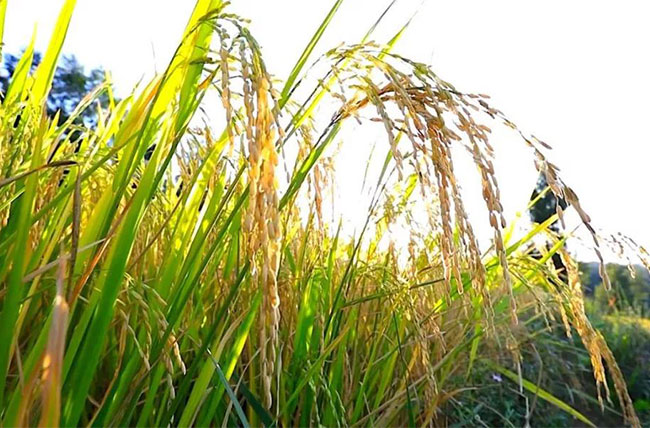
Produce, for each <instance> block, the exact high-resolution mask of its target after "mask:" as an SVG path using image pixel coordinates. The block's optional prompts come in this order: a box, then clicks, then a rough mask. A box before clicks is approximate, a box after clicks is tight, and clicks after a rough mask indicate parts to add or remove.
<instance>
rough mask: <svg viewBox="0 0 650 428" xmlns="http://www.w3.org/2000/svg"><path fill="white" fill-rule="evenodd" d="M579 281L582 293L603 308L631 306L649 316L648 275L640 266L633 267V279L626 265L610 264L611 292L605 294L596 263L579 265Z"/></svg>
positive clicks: (608, 272) (649, 274)
mask: <svg viewBox="0 0 650 428" xmlns="http://www.w3.org/2000/svg"><path fill="white" fill-rule="evenodd" d="M579 267H580V279H581V281H582V284H583V287H584V292H585V294H586V295H587V296H591V297H593V298H594V299H595V300H597V301H598V302H599V303H601V304H602V305H604V306H607V305H609V306H611V305H612V304H616V306H617V307H619V309H623V308H624V307H625V306H628V307H629V306H632V307H633V308H634V309H636V310H637V311H640V312H641V313H642V314H645V315H649V314H650V273H649V272H648V271H647V270H646V269H645V267H643V266H641V265H635V266H634V277H632V275H631V274H630V271H629V269H628V267H627V266H626V265H620V264H616V263H610V264H608V265H607V274H608V275H609V278H610V280H611V282H612V288H613V291H612V292H611V293H606V292H605V290H604V289H601V288H602V287H599V286H600V285H601V284H602V280H601V278H600V275H599V274H598V263H596V262H592V263H580V265H579Z"/></svg>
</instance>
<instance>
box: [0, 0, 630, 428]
mask: <svg viewBox="0 0 650 428" xmlns="http://www.w3.org/2000/svg"><path fill="white" fill-rule="evenodd" d="M341 1H342V0H338V1H336V2H335V3H334V5H333V7H332V9H331V11H330V13H329V14H328V16H326V17H325V19H324V21H323V24H322V25H321V26H320V28H318V29H317V30H316V32H315V34H314V36H313V38H312V39H311V41H310V43H309V44H308V45H307V47H306V48H305V50H304V52H302V54H301V55H300V56H299V60H298V62H297V63H296V65H295V67H294V69H293V70H292V72H291V73H290V75H289V76H288V77H287V78H286V80H284V81H282V80H280V79H278V78H276V77H274V76H273V75H272V74H271V73H270V71H269V70H267V68H266V66H265V63H264V57H263V52H261V51H260V48H259V45H258V43H257V42H256V40H255V38H254V35H253V34H251V32H250V31H249V29H248V27H247V24H246V21H245V20H243V19H241V18H239V17H238V16H236V15H234V14H232V13H230V12H229V10H228V4H227V3H226V2H223V1H221V0H198V1H197V2H196V6H195V8H194V11H193V13H192V16H191V18H190V20H189V22H188V24H187V27H186V30H185V33H184V36H183V38H182V40H181V41H180V43H179V46H178V49H177V50H176V52H175V54H174V55H173V57H172V58H171V59H170V62H169V65H168V67H167V68H166V70H165V71H164V72H163V73H162V74H160V75H158V76H156V77H155V78H153V79H152V80H151V81H150V82H145V83H143V84H141V85H139V86H138V87H136V88H134V90H133V92H132V93H131V94H130V95H128V96H127V97H125V98H124V99H121V100H119V101H118V100H116V99H115V97H114V96H113V93H112V87H111V83H110V78H109V77H108V76H107V80H106V83H105V84H103V85H100V86H99V87H97V88H96V89H95V90H94V91H92V92H91V93H89V94H88V95H87V96H86V98H85V99H84V100H82V102H81V103H80V104H79V106H78V107H77V109H76V111H75V114H73V115H72V116H71V117H70V118H69V119H68V120H67V121H66V122H65V123H63V124H58V120H56V118H55V119H49V118H48V117H47V116H46V115H45V113H44V112H45V99H46V96H47V94H48V91H49V89H50V86H51V83H52V76H53V73H54V69H55V66H56V63H57V59H58V57H59V54H60V52H61V49H62V45H63V42H64V39H65V34H66V29H67V27H68V24H69V22H70V20H71V18H72V15H73V9H74V6H75V1H74V0H67V1H66V2H65V4H64V7H63V9H62V11H61V14H60V16H59V19H58V23H57V26H56V29H55V32H54V34H53V36H52V38H51V41H50V45H49V47H48V49H47V51H46V53H45V55H44V57H43V60H42V62H41V63H40V65H39V66H38V69H37V70H36V72H35V73H34V74H30V73H29V69H30V65H31V62H32V61H31V60H32V56H33V54H34V46H33V42H32V44H31V45H29V47H28V48H27V50H26V51H25V53H24V54H23V57H22V59H21V61H20V63H19V66H18V67H17V70H16V72H15V74H14V76H13V77H12V80H11V84H10V86H9V88H8V90H7V92H6V94H4V101H3V102H2V104H1V105H0V122H1V123H0V171H1V174H0V177H2V178H1V179H0V299H1V300H0V301H1V302H2V312H1V313H0V419H1V420H2V425H4V426H15V425H36V424H39V425H45V426H52V425H63V426H77V425H99V426H104V425H119V426H131V425H137V426H168V425H180V426H188V425H196V426H217V425H226V424H227V425H243V426H249V425H252V426H259V425H265V426H273V425H280V426H293V425H299V426H307V425H326V426H331V425H378V426H394V425H400V426H401V425H432V426H440V425H447V424H453V423H458V422H461V421H460V420H458V419H457V418H455V416H454V413H453V412H452V411H451V410H450V409H452V408H453V407H454V406H455V405H456V404H457V403H458V400H460V399H461V397H463V394H464V393H465V392H466V391H467V390H468V389H471V388H472V379H475V377H476V376H477V375H480V374H481V373H484V372H485V370H486V368H487V369H489V370H491V371H492V372H495V373H500V374H501V376H503V378H505V379H510V381H511V382H512V385H513V388H514V389H515V390H517V391H518V393H519V394H521V395H522V396H525V394H529V395H530V396H531V397H534V399H535V400H536V399H537V398H539V400H540V401H545V402H547V403H549V405H553V406H556V407H557V408H559V409H560V410H561V411H564V412H566V413H567V414H568V415H570V417H572V418H576V419H577V420H580V421H581V422H582V423H584V424H588V425H592V422H591V420H590V419H589V418H588V417H587V416H585V415H584V414H582V413H581V412H579V411H578V410H576V409H575V408H574V407H573V406H571V405H570V404H568V403H567V402H565V401H563V400H562V399H560V398H558V397H557V396H556V395H554V394H553V393H551V392H549V391H546V390H545V389H543V387H542V386H543V385H542V384H541V383H540V382H539V381H538V382H536V380H535V379H528V378H527V377H526V376H525V375H526V373H525V370H522V365H523V364H525V362H526V358H529V356H530V353H531V349H533V348H531V347H534V337H535V335H536V334H537V333H538V332H539V331H542V330H544V329H546V328H551V327H553V326H556V325H558V324H560V325H562V326H564V327H565V328H566V333H567V334H569V335H570V334H572V333H573V334H576V333H577V335H578V336H579V338H580V339H581V341H582V344H583V345H584V350H586V352H587V353H588V355H589V359H590V362H591V366H592V370H593V377H594V379H593V380H594V382H595V385H597V388H598V389H597V394H596V397H595V399H597V400H599V402H600V405H601V407H602V408H603V409H604V408H605V403H606V400H607V401H608V402H609V403H612V402H611V401H610V387H609V385H611V384H613V386H614V391H615V394H612V395H615V397H616V404H615V405H616V406H618V408H619V410H620V412H621V413H622V416H623V418H624V420H625V421H626V422H627V423H629V424H631V425H633V426H635V425H636V426H638V425H639V422H638V419H637V417H636V414H635V410H634V408H633V406H632V402H631V400H630V397H629V395H628V393H627V389H626V385H625V381H624V379H623V377H622V375H621V372H620V370H619V369H618V366H617V365H616V361H615V360H614V358H613V356H612V353H611V352H610V351H609V348H608V347H607V344H606V343H605V341H604V339H603V337H602V335H600V333H599V332H598V331H597V330H595V329H594V328H593V327H592V326H591V324H590V323H589V320H588V319H587V317H586V315H585V312H584V305H583V298H582V289H581V286H580V283H579V279H578V274H577V268H576V267H575V263H574V262H573V261H572V260H571V258H570V256H569V254H568V253H567V252H566V250H564V247H563V245H562V244H563V240H561V241H558V242H556V243H555V245H553V246H552V247H550V249H549V248H547V247H541V248H539V249H538V251H541V252H542V257H541V258H535V257H533V256H532V251H533V250H532V246H531V243H532V242H533V238H534V237H535V236H537V235H544V234H546V230H547V228H548V226H549V225H550V224H551V223H552V222H553V221H555V220H556V219H557V218H558V217H561V216H562V212H561V211H560V212H558V213H557V215H556V217H554V218H552V219H549V221H548V222H546V223H545V224H540V225H535V226H533V227H532V228H531V229H530V230H529V232H528V233H527V234H526V235H525V236H523V237H522V238H515V237H514V235H513V232H512V231H513V227H514V225H508V224H506V221H505V218H504V216H503V208H502V205H501V201H500V192H499V186H498V182H497V180H496V177H495V171H494V166H493V156H494V153H493V148H492V145H491V142H490V140H489V135H490V128H489V126H507V127H510V128H512V129H513V130H514V131H515V132H518V133H519V134H520V136H521V140H522V144H526V145H527V146H529V147H530V150H531V154H532V155H533V156H534V158H535V165H536V166H537V168H538V170H539V171H540V172H541V173H543V174H544V175H545V177H546V179H547V182H548V183H549V186H550V190H549V191H552V192H554V193H555V194H556V195H558V196H560V197H562V198H564V199H565V200H567V201H568V202H569V203H570V204H571V206H572V207H573V209H575V210H576V211H577V212H578V213H579V215H580V217H581V219H582V221H583V223H584V225H585V227H587V228H588V229H589V230H590V231H592V234H593V237H594V240H595V244H596V245H595V246H594V248H595V250H596V251H597V254H598V256H599V257H600V253H599V252H598V249H597V246H598V242H599V238H598V237H597V236H596V234H595V232H594V231H593V228H592V226H591V223H590V218H589V217H588V215H587V214H586V213H585V212H584V211H583V210H582V209H581V207H580V204H579V200H578V198H577V196H576V195H575V193H574V192H573V191H572V190H571V188H570V187H568V186H567V185H566V184H565V183H564V182H563V181H562V180H561V178H560V177H559V176H558V171H557V168H556V167H555V166H554V165H553V164H552V163H551V162H549V161H548V160H547V158H546V157H545V155H544V153H545V146H546V145H545V144H544V143H543V142H541V141H539V140H537V139H535V138H534V137H532V136H529V135H527V134H525V133H524V132H521V131H519V130H518V129H517V127H516V126H515V125H514V124H513V123H512V122H511V121H510V120H508V119H507V117H506V116H505V115H504V114H503V113H502V112H500V111H499V110H497V109H496V108H495V107H493V106H492V105H491V104H490V100H489V97H487V96H485V95H480V94H467V93H464V92H462V91H460V90H458V89H456V88H455V87H454V86H453V85H451V84H450V83H448V82H446V81H444V80H442V79H441V78H440V77H438V76H437V75H436V74H435V73H434V72H433V71H432V70H431V68H430V67H428V66H427V65H425V64H421V63H416V62H413V61H410V60H409V59H407V58H404V57H402V56H400V55H399V54H398V53H396V51H395V49H394V46H395V44H396V42H397V41H398V40H399V38H400V36H401V34H402V31H403V30H404V29H402V31H400V32H398V33H397V34H396V35H395V37H393V38H392V39H391V40H388V41H385V42H384V43H379V42H373V41H372V40H373V31H374V28H375V26H373V27H372V28H370V29H369V31H368V33H367V35H366V37H364V39H363V40H361V41H359V42H358V43H355V44H350V45H346V46H340V47H336V48H334V49H332V50H330V51H329V52H327V54H325V55H323V56H322V57H320V58H313V56H312V52H313V50H314V48H315V46H316V44H317V43H318V42H319V39H320V37H321V35H322V34H323V32H324V31H325V29H326V27H327V25H328V24H329V22H330V20H331V19H332V16H333V15H334V14H335V13H336V12H337V10H338V8H339V5H340V4H341ZM3 6H6V2H3V3H2V4H0V18H1V19H0V22H3V21H4V9H2V7H3ZM391 6H392V3H391ZM391 6H389V8H390V7H391ZM380 19H381V18H380ZM1 28H2V27H0V29H1ZM1 33H2V32H1V31H0V34H1ZM102 95H107V96H108V100H109V102H108V107H106V108H104V107H102V105H101V104H99V103H98V102H97V100H98V98H99V97H100V96H102ZM87 109H95V110H96V112H97V118H98V119H97V123H96V125H94V126H93V127H86V126H81V125H79V124H78V123H77V122H75V120H74V119H75V117H77V116H78V115H81V114H82V113H83V112H84V111H86V110H87ZM350 123H359V124H361V126H362V127H367V128H376V127H379V128H380V129H383V130H384V131H383V132H384V135H385V144H384V145H382V146H378V148H377V150H378V151H379V153H380V157H379V163H377V162H374V163H373V162H372V161H371V160H370V159H369V160H368V162H367V168H368V177H367V183H369V184H368V186H369V187H370V186H372V187H370V188H371V189H372V191H371V196H372V197H371V198H370V200H369V203H368V206H367V208H366V209H367V216H366V220H365V223H364V224H363V225H361V226H360V228H359V230H358V233H357V234H356V235H354V236H349V235H348V234H344V233H342V232H341V229H340V227H337V223H338V220H337V218H335V216H332V215H329V214H328V213H329V209H328V208H329V207H328V206H327V203H328V202H327V195H328V194H329V193H330V192H331V191H332V181H333V178H332V177H333V175H334V173H333V170H334V169H335V168H336V156H335V154H336V153H335V152H336V148H337V147H338V146H341V145H345V144H358V141H355V142H353V141H348V139H349V138H350V136H349V134H346V130H348V129H349V126H350V125H349V124H350ZM463 154H464V155H466V156H469V157H470V158H471V160H472V162H473V163H474V164H475V166H476V171H477V179H478V180H480V184H481V187H482V190H483V198H484V202H485V206H486V208H487V210H488V213H489V216H488V217H487V218H486V219H485V224H471V223H470V221H469V220H468V216H467V213H466V209H465V205H464V202H463V197H462V195H461V188H460V184H459V177H458V174H457V173H456V172H455V170H454V162H455V160H456V157H457V156H462V155H463ZM375 164H377V165H378V166H379V168H373V167H372V166H373V165H375ZM370 183H372V184H370ZM398 224H399V225H406V227H407V228H409V227H410V239H409V243H408V245H406V246H404V247H400V246H398V245H396V243H395V242H392V241H391V238H390V236H389V234H388V233H387V230H388V229H389V228H391V227H393V226H395V225H398ZM416 225H417V226H416ZM478 227H481V228H484V227H487V228H490V230H491V231H492V233H493V245H492V247H491V248H490V249H489V250H488V251H486V252H483V251H481V249H480V248H479V244H478V241H477V238H476V234H475V228H478ZM555 253H561V256H562V257H563V258H564V260H565V264H566V266H568V274H569V281H568V284H564V283H561V281H560V279H559V278H558V276H557V273H556V272H555V271H554V270H553V269H552V264H551V263H549V260H550V258H551V257H552V255H553V254H555ZM601 260H602V257H601ZM602 274H603V277H604V279H606V273H605V271H604V270H603V271H602ZM540 324H541V326H540ZM538 380H539V379H538ZM455 403H456V404H455ZM527 403H528V402H527ZM608 406H609V405H608ZM533 407H534V406H533ZM526 408H527V409H528V407H526ZM527 412H528V415H527V417H528V418H529V417H532V415H533V413H532V412H533V410H532V409H531V410H530V411H528V410H527Z"/></svg>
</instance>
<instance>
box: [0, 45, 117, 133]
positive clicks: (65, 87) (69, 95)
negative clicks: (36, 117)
mask: <svg viewBox="0 0 650 428" xmlns="http://www.w3.org/2000/svg"><path fill="white" fill-rule="evenodd" d="M3 59H4V61H3V63H2V67H0V100H4V94H5V93H6V91H7V88H8V87H9V82H10V81H11V77H12V76H13V74H14V72H15V71H16V66H17V64H18V61H19V59H20V58H19V56H16V55H13V54H5V55H4V58H3ZM41 59H42V55H41V54H40V53H39V52H35V53H34V59H33V61H32V65H31V71H32V72H33V71H34V70H35V69H36V67H38V65H39V64H40V62H41ZM104 74H105V73H104V70H103V69H102V68H93V69H91V70H90V71H89V72H88V73H86V71H85V69H84V66H83V65H81V64H80V63H79V61H78V60H77V58H76V57H75V56H74V55H64V56H63V57H62V59H61V63H60V64H59V66H58V67H57V69H56V71H55V73H54V79H53V82H52V89H51V91H50V93H49V95H48V98H47V115H48V116H50V117H54V116H55V115H56V113H57V112H60V113H59V114H60V116H59V120H58V123H59V124H62V123H64V122H65V121H67V120H68V119H69V118H70V115H71V114H72V112H73V111H74V109H75V107H77V105H78V104H79V102H80V101H81V100H82V99H83V97H84V96H85V95H86V94H87V93H88V92H90V91H91V90H92V89H93V88H95V87H97V86H98V85H100V84H101V83H102V82H103V81H104ZM99 102H100V103H101V105H102V107H106V106H107V105H108V95H107V94H106V93H104V94H102V95H101V96H100V97H99ZM96 116H97V113H96V110H95V109H94V108H87V109H85V110H84V111H83V112H82V114H81V115H80V116H79V118H78V119H77V122H79V121H83V123H84V124H85V125H87V126H93V125H94V124H95V122H96V119H97V118H96Z"/></svg>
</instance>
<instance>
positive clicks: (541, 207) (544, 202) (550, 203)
mask: <svg viewBox="0 0 650 428" xmlns="http://www.w3.org/2000/svg"><path fill="white" fill-rule="evenodd" d="M547 187H548V182H547V181H546V176H545V175H544V174H543V173H540V174H539V178H538V179H537V184H536V185H535V189H534V190H533V193H532V195H530V200H531V201H534V200H535V199H536V198H537V197H538V196H539V195H540V194H541V193H542V192H543V191H544V190H546V188H547ZM559 203H560V207H561V208H562V209H563V210H564V209H566V207H567V203H566V201H565V200H564V199H560V201H559ZM557 204H558V198H557V197H556V196H555V194H554V193H553V192H551V191H547V192H546V194H545V195H544V196H542V197H541V198H539V200H538V201H537V202H535V204H533V206H531V207H530V210H529V212H528V213H529V215H530V219H531V221H533V222H534V223H540V224H541V223H544V222H545V221H546V220H548V219H549V218H551V216H552V215H553V214H555V213H556V212H557ZM549 228H550V229H551V230H552V231H553V232H555V233H559V232H560V224H559V222H558V221H557V220H556V221H554V222H553V223H552V224H551V226H550V227H549Z"/></svg>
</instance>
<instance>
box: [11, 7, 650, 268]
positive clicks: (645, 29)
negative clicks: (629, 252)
mask: <svg viewBox="0 0 650 428" xmlns="http://www.w3.org/2000/svg"><path fill="white" fill-rule="evenodd" d="M62 3H63V1H62V0H9V4H8V8H7V18H6V28H5V37H4V42H5V45H6V47H5V51H8V52H16V51H19V50H20V49H21V48H22V47H24V46H25V45H26V44H27V43H28V42H29V40H30V37H31V34H32V30H33V28H34V25H35V24H36V25H37V48H39V49H41V50H43V49H44V48H45V46H46V44H47V40H48V39H49V36H50V34H51V32H52V29H53V26H54V23H55V21H56V16H57V13H58V10H59V8H60V6H61V4H62ZM232 3H233V4H232V6H231V8H232V10H234V11H236V12H237V13H238V14H240V15H241V16H243V17H246V18H250V19H251V20H252V21H251V25H250V26H251V31H252V33H253V34H254V35H255V37H256V38H257V39H258V41H260V44H261V45H262V49H263V52H264V54H265V60H266V63H267V66H268V68H269V70H270V72H271V73H273V74H274V75H275V76H276V77H277V78H280V79H283V78H285V77H286V76H287V75H288V73H289V71H290V70H291V68H292V67H293V64H294V63H295V61H296V60H297V58H298V56H299V54H300V53H301V52H302V49H303V48H304V46H305V44H306V43H307V42H308V40H309V38H310V37H311V35H312V33H313V31H314V30H315V29H316V28H317V27H318V25H319V24H320V22H321V20H322V19H323V17H324V16H325V15H326V13H327V11H328V10H329V8H330V7H331V5H332V3H333V1H332V0H302V1H301V0H274V1H269V0H233V2H232ZM388 3H389V1H388V0H345V1H344V2H343V5H342V6H341V9H340V10H339V12H338V14H337V15H336V17H335V18H334V20H333V21H332V23H331V25H330V27H329V28H328V31H327V32H326V34H325V36H324V37H323V39H322V41H321V44H320V45H319V48H318V49H317V53H322V52H325V51H326V50H328V49H330V48H332V47H334V46H336V45H338V44H339V43H341V42H348V43H354V42H357V41H359V40H360V39H361V37H362V36H363V34H364V33H365V32H366V30H367V29H368V28H369V27H370V25H372V23H373V22H374V21H375V20H376V19H377V17H378V16H379V15H380V13H381V12H382V11H383V9H384V8H385V7H386V5H387V4H388ZM193 5H194V2H193V1H192V0H112V1H105V0H78V1H77V8H76V10H75V14H74V16H73V21H72V24H71V26H70V29H69V32H68V38H67V40H66V44H65V45H64V52H66V53H74V54H75V55H77V57H78V58H79V59H80V61H81V62H82V63H83V64H86V65H87V66H98V65H102V66H104V67H105V68H107V69H110V71H111V73H112V76H113V79H114V81H115V84H116V86H117V89H118V92H119V91H128V89H129V88H131V87H132V86H133V85H134V84H135V83H136V82H138V80H140V79H141V78H143V77H150V76H151V75H152V74H153V73H154V72H155V71H156V70H159V71H160V70H162V69H163V68H164V67H165V65H166V64H167V62H168V61H169V58H170V56H171V54H172V52H173V51H174V49H175V48H176V45H177V43H178V41H179V40H180V36H181V34H182V31H183V28H184V26H185V24H186V21H187V19H188V17H189V15H190V13H191V10H192V7H193ZM416 12H417V13H416ZM414 13H416V14H415V16H414V18H413V20H412V22H411V25H410V26H409V29H408V31H407V33H406V34H405V35H404V37H403V38H402V39H401V40H400V42H399V43H398V45H397V46H396V48H395V50H396V52H398V53H400V54H403V55H404V56H406V57H409V58H412V59H414V60H417V61H421V62H425V63H427V64H430V65H431V66H432V68H433V70H434V71H435V72H436V73H437V74H438V75H439V76H441V77H442V78H443V79H445V80H447V81H449V82H451V83H453V84H454V85H455V86H456V87H457V88H459V89H461V90H462V91H464V92H480V93H485V94H489V95H490V96H491V97H492V100H493V103H492V104H493V105H494V106H496V107H498V108H499V109H500V110H502V111H504V112H505V113H506V114H507V115H508V116H509V117H510V118H511V119H512V120H513V121H514V122H515V123H517V124H518V126H519V127H520V128H521V129H523V130H525V131H526V132H530V133H533V134H535V135H536V136H537V137H539V138H540V139H542V140H543V141H545V142H546V143H548V144H550V145H551V146H553V148H554V149H553V150H552V151H551V152H550V153H549V157H550V159H551V160H552V161H553V162H554V163H555V164H556V165H558V166H559V167H560V169H561V175H562V177H563V179H564V180H565V181H566V182H567V184H569V185H570V186H571V187H572V188H573V189H574V190H575V191H576V193H577V194H578V195H579V196H580V199H581V202H582V205H583V208H585V210H586V211H587V212H589V213H590V215H591V217H592V220H593V224H594V226H596V227H597V228H599V229H602V230H603V231H605V232H609V233H614V232H622V233H624V234H627V235H629V236H631V237H633V238H635V239H636V240H637V241H638V242H640V243H642V244H644V245H645V246H646V247H650V227H648V220H647V219H648V217H649V215H648V213H649V212H650V200H649V198H648V190H647V186H648V184H649V183H650V157H649V155H650V148H649V147H650V137H649V135H648V132H647V125H648V124H650V106H649V104H648V101H649V100H650V56H649V55H648V45H647V43H648V41H649V40H650V25H648V24H647V18H648V16H650V4H649V3H648V2H645V1H642V0H636V1H633V0H617V1H615V2H614V1H597V0H596V1H586V0H571V1H566V0H564V1H562V0H548V1H544V2H541V1H520V0H493V1H489V2H486V1H484V0H453V1H452V0H447V1H440V0H437V1H436V0H424V1H422V0H397V3H396V4H395V6H394V7H393V9H392V10H391V13H390V14H389V15H388V16H387V18H386V19H385V20H384V21H383V22H382V25H381V27H379V28H378V30H377V32H376V33H375V38H376V40H377V41H380V42H385V41H387V40H388V39H389V38H390V37H391V36H392V35H393V34H394V33H395V32H396V31H397V30H398V29H399V28H400V27H401V26H402V25H403V24H404V23H405V22H406V21H407V20H408V19H409V18H410V17H411V16H412V15H413V14H414ZM495 138H497V139H501V138H502V141H495V145H496V146H497V162H496V163H495V167H496V169H497V176H498V178H499V180H500V185H501V191H502V194H503V199H504V207H505V210H506V213H507V216H508V217H512V216H513V215H514V213H515V212H516V211H517V210H522V209H524V208H525V204H526V201H527V200H528V198H529V196H530V193H531V190H532V188H533V186H534V184H535V180H536V173H535V172H534V169H533V167H532V165H533V164H532V160H531V158H530V156H527V153H528V152H527V151H526V150H525V149H524V148H523V145H522V144H519V142H516V141H513V140H512V139H508V138H505V137H502V136H501V134H496V135H495ZM356 162H357V159H356V158H355V157H354V156H347V157H346V158H345V159H343V160H342V168H341V169H343V170H350V171H357V172H358V171H359V170H360V169H362V168H359V167H358V164H357V163H356ZM348 178H350V177H348ZM344 181H346V178H345V177H344ZM347 181H349V182H355V181H354V180H353V179H349V180H347ZM348 191H349V189H348ZM472 192H473V190H472V188H471V186H468V189H467V196H468V198H467V199H468V200H470V201H471V200H477V198H476V197H473V193H472ZM346 197H347V198H349V197H353V196H350V195H348V196H344V198H346ZM478 200H480V196H479V197H478ZM352 205H353V204H352ZM468 209H469V210H470V211H472V210H473V206H472V205H471V204H469V206H468ZM474 210H475V211H477V212H478V211H480V209H479V208H475V209H474ZM583 258H589V256H588V255H585V256H584V257H583Z"/></svg>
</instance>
